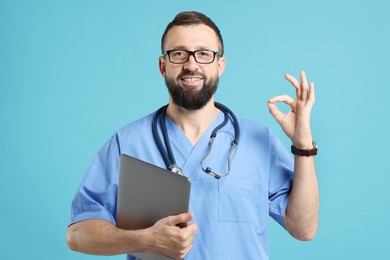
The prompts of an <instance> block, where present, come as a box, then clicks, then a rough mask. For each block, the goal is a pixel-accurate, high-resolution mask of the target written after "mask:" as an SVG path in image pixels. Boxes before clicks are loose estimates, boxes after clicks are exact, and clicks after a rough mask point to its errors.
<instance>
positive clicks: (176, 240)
mask: <svg viewBox="0 0 390 260" xmlns="http://www.w3.org/2000/svg"><path fill="white" fill-rule="evenodd" d="M193 217H194V216H193V214H192V213H184V214H180V215H177V216H170V217H167V218H164V219H162V220H160V221H158V222H156V224H155V225H154V226H152V227H150V228H147V229H142V230H123V229H119V228H117V227H116V226H114V225H113V224H111V223H110V222H108V221H105V220H85V221H80V222H77V223H75V224H73V225H71V226H69V228H68V232H67V234H66V240H67V243H68V246H69V248H70V249H72V250H74V251H78V252H82V253H86V254H94V255H118V254H127V253H136V252H154V253H158V254H163V255H166V256H170V257H173V258H175V259H183V258H184V256H185V255H186V254H187V253H188V252H189V251H190V250H191V248H192V242H193V240H194V238H195V233H196V231H197V226H196V225H195V224H193V223H190V222H189V221H190V220H191V219H192V218H193ZM186 222H187V227H184V228H180V227H178V226H177V224H180V223H186Z"/></svg>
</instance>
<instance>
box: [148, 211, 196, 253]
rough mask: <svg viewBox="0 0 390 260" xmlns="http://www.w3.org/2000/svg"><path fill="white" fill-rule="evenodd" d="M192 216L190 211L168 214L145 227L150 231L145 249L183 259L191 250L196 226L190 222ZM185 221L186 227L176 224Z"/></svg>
mask: <svg viewBox="0 0 390 260" xmlns="http://www.w3.org/2000/svg"><path fill="white" fill-rule="evenodd" d="M193 217H194V214H192V213H183V214H179V215H176V216H169V217H166V218H163V219H161V220H159V221H157V222H156V223H155V224H154V225H153V226H152V227H150V228H147V229H145V232H150V233H149V234H150V235H147V236H146V237H148V239H147V241H145V244H147V245H149V247H148V248H146V249H145V251H148V252H156V253H158V254H162V255H166V256H170V257H173V258H175V259H183V258H184V256H185V255H186V254H187V253H188V252H189V251H190V250H191V248H192V242H193V241H194V238H195V234H196V232H197V230H198V226H197V225H196V224H194V223H190V222H189V221H191V220H192V219H193ZM181 223H187V226H186V227H183V228H180V227H179V226H178V225H179V224H181Z"/></svg>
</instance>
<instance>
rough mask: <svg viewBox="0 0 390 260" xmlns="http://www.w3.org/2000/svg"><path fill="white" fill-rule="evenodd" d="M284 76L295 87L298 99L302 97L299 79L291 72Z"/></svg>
mask: <svg viewBox="0 0 390 260" xmlns="http://www.w3.org/2000/svg"><path fill="white" fill-rule="evenodd" d="M284 77H285V78H286V79H287V80H288V81H290V83H291V84H292V85H293V86H294V87H295V90H296V95H297V99H301V98H302V97H301V84H300V83H299V81H298V80H297V79H296V78H294V77H293V76H291V75H290V74H286V75H285V76H284Z"/></svg>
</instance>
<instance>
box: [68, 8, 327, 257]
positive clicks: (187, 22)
mask: <svg viewBox="0 0 390 260" xmlns="http://www.w3.org/2000/svg"><path fill="white" fill-rule="evenodd" d="M161 45H162V56H161V57H160V58H159V68H160V72H161V74H162V76H163V77H164V79H165V82H166V85H167V88H168V90H169V104H168V107H167V109H166V113H165V114H166V116H165V117H160V118H159V124H158V133H159V137H160V138H161V139H163V136H162V131H163V130H164V129H163V128H162V126H161V120H164V122H165V123H166V126H165V128H166V129H165V131H166V133H167V134H168V136H169V143H170V146H171V147H172V153H173V156H174V157H175V161H176V164H177V165H178V166H179V167H180V168H181V169H182V170H183V173H184V175H186V176H188V177H189V178H190V179H191V182H192V189H191V200H190V213H186V214H181V215H177V216H170V217H167V218H165V219H161V220H160V221H158V222H157V223H155V225H153V226H152V227H150V228H147V229H144V230H131V231H129V230H121V229H118V228H116V226H115V214H116V195H117V182H118V159H119V156H120V155H121V154H127V155H130V156H133V157H136V158H139V159H141V160H144V161H147V162H150V163H152V164H155V165H158V166H160V167H163V168H166V164H165V162H164V159H163V157H162V155H161V152H160V150H159V149H158V147H157V145H156V143H155V141H154V137H153V134H152V130H151V129H152V121H153V117H154V115H155V113H152V114H150V115H148V116H146V117H144V118H141V119H139V120H137V121H135V122H133V123H130V124H128V125H127V126H125V127H123V128H121V129H119V130H118V131H117V132H116V133H115V134H114V135H113V136H112V137H111V139H110V140H108V142H107V143H106V144H105V145H104V146H103V147H102V149H101V150H100V151H99V152H98V154H97V155H96V157H95V159H94V160H93V162H92V163H91V165H90V167H89V169H88V171H87V173H86V175H85V177H84V179H83V181H82V183H81V185H80V187H79V189H78V191H77V192H76V195H75V198H74V200H73V203H72V208H71V222H70V225H69V228H68V232H67V243H68V245H69V247H70V248H71V249H72V250H75V251H79V252H83V253H87V254H96V255H116V254H128V255H127V259H135V258H134V257H132V256H131V253H132V252H156V253H159V254H164V255H167V256H171V257H174V258H176V259H182V258H185V259H268V257H269V256H268V230H269V227H268V226H269V225H268V219H269V217H268V216H271V217H272V218H273V219H274V220H276V221H277V222H278V223H279V224H280V225H282V226H283V227H284V228H285V229H286V230H287V231H288V232H289V233H290V234H291V235H292V236H293V237H295V238H297V239H299V240H311V239H312V238H313V237H314V236H315V233H316V231H317V225H318V209H319V192H318V185H317V178H316V172H315V166H314V155H315V154H316V153H317V148H316V147H315V143H314V142H313V137H312V133H311V128H310V114H311V110H312V107H313V104H314V85H313V83H310V84H309V83H308V81H307V79H306V75H305V73H304V72H303V71H302V72H301V73H300V77H299V80H297V79H295V78H294V77H292V76H290V75H286V76H285V77H286V79H287V80H288V81H289V82H290V83H291V84H292V86H293V87H294V88H295V89H296V98H295V99H293V98H292V97H289V96H286V95H283V96H277V97H274V98H271V99H270V100H269V101H268V107H269V111H270V113H271V114H272V115H273V116H274V117H275V119H276V120H277V122H278V123H279V124H280V125H281V127H282V128H283V130H284V132H285V133H286V134H287V136H288V137H289V138H290V139H291V142H292V149H291V151H292V153H293V154H294V155H295V156H294V159H292V156H291V154H290V153H289V152H288V151H287V150H286V149H285V148H284V147H283V146H282V145H281V143H280V142H279V141H278V139H277V138H276V137H275V135H274V134H273V133H272V132H270V130H269V129H268V128H266V127H265V126H263V125H261V124H260V123H257V122H253V121H251V120H247V119H243V118H240V117H238V124H239V127H240V132H241V133H240V139H239V142H238V144H237V147H236V149H235V151H234V152H233V154H232V156H231V169H230V172H229V175H228V176H225V177H221V178H219V179H218V178H213V177H212V176H210V175H208V174H206V173H205V172H204V171H203V170H202V167H201V160H202V159H203V158H204V156H205V155H206V153H207V152H208V148H209V141H210V135H211V133H212V131H213V130H214V129H215V128H216V127H218V126H219V125H220V124H221V123H222V122H223V121H224V119H225V115H224V113H222V112H221V110H220V109H218V108H217V107H216V106H215V104H214V94H215V92H216V89H217V86H218V80H219V77H221V75H222V74H223V72H224V69H225V65H226V59H225V57H224V56H223V52H224V47H223V40H222V37H221V34H220V31H219V29H218V27H217V26H216V25H215V24H214V22H212V21H211V20H210V19H209V18H208V17H207V16H205V15H203V14H201V13H198V12H183V13H179V14H178V15H177V16H176V17H175V18H174V20H173V21H172V22H171V23H170V24H169V25H168V26H167V28H166V30H165V32H164V34H163V37H162V43H161ZM237 87H238V88H242V87H244V86H237ZM278 102H284V103H286V104H288V105H290V107H291V111H290V112H289V113H287V114H283V113H282V112H280V111H279V110H278V108H277V107H276V103H278ZM228 119H229V120H228V122H227V124H226V125H224V126H223V127H222V128H221V129H219V131H218V132H217V136H216V138H215V141H214V144H213V147H212V149H211V152H210V155H209V156H208V158H207V159H206V161H205V162H204V164H205V165H206V166H210V167H211V168H212V169H213V170H215V171H217V172H222V173H226V172H227V169H228V167H227V161H228V158H229V152H230V147H231V143H232V142H233V140H234V138H235V135H236V134H237V133H236V131H235V123H234V120H232V117H231V116H229V118H228ZM182 222H187V223H188V225H187V227H185V228H179V227H177V226H176V224H178V223H182Z"/></svg>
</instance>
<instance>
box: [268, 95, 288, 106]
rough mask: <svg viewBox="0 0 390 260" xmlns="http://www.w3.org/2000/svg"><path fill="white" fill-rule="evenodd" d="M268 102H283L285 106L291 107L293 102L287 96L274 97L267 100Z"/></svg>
mask: <svg viewBox="0 0 390 260" xmlns="http://www.w3.org/2000/svg"><path fill="white" fill-rule="evenodd" d="M268 102H270V103H276V102H284V103H286V104H287V105H290V106H291V105H292V104H293V103H294V102H295V100H294V99H293V98H292V97H290V96H288V95H281V96H276V97H273V98H271V99H270V100H268Z"/></svg>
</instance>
